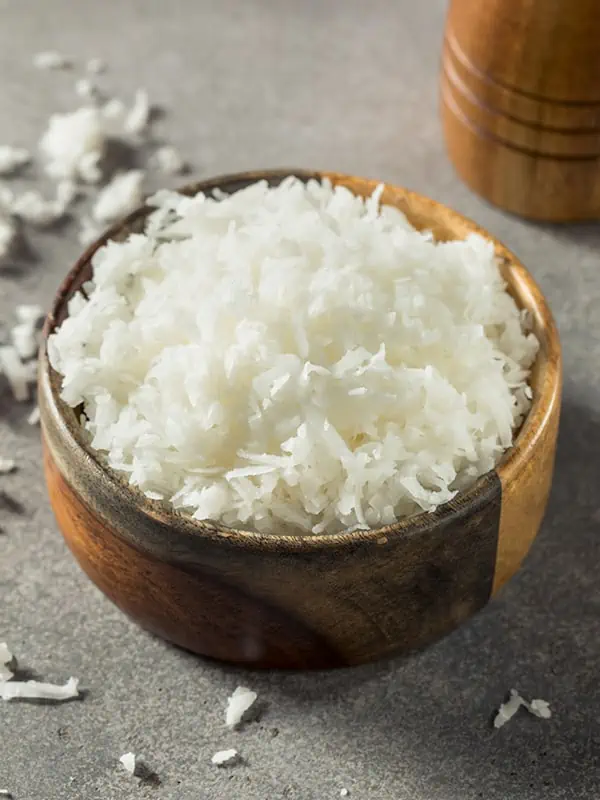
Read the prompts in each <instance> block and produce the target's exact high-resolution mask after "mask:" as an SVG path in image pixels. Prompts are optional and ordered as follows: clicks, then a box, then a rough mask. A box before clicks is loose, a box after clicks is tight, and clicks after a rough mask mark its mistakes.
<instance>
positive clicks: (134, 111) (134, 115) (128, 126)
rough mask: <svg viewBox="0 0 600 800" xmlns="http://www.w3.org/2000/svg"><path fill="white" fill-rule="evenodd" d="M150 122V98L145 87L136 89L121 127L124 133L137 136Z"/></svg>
mask: <svg viewBox="0 0 600 800" xmlns="http://www.w3.org/2000/svg"><path fill="white" fill-rule="evenodd" d="M149 122H150V99H149V97H148V92H147V91H146V90H145V89H138V90H137V92H136V93H135V100H134V101H133V106H132V107H131V109H130V111H129V113H128V114H127V117H126V118H125V122H124V124H123V127H124V129H125V132H126V133H130V134H133V135H135V136H139V135H140V134H142V133H144V131H145V130H146V128H147V127H148V123H149Z"/></svg>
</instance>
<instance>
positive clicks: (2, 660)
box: [0, 642, 15, 685]
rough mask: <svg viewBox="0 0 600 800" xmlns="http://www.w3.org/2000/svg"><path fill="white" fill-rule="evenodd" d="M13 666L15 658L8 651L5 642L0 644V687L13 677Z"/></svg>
mask: <svg viewBox="0 0 600 800" xmlns="http://www.w3.org/2000/svg"><path fill="white" fill-rule="evenodd" d="M14 665H15V657H14V656H13V654H12V653H11V652H10V650H9V649H8V645H7V644H6V642H0V685H1V684H2V683H3V682H5V681H9V680H10V679H11V678H12V677H13V676H14V672H13V669H12V668H13V667H14Z"/></svg>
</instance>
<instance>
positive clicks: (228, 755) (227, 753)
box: [211, 748, 239, 767]
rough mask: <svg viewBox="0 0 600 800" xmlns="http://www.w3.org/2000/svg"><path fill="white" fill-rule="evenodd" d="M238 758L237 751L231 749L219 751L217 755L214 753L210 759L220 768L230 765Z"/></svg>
mask: <svg viewBox="0 0 600 800" xmlns="http://www.w3.org/2000/svg"><path fill="white" fill-rule="evenodd" d="M238 758H239V753H238V751H237V750H235V749H233V748H232V749H231V750H219V751H218V753H215V754H214V756H213V757H212V758H211V762H212V763H213V764H216V765H217V766H218V767H222V766H224V765H225V764H231V763H233V762H234V761H237V760H238Z"/></svg>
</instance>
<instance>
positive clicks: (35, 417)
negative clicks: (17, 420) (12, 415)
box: [27, 406, 40, 425]
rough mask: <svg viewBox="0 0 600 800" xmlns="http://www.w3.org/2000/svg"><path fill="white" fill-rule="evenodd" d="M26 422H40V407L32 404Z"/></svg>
mask: <svg viewBox="0 0 600 800" xmlns="http://www.w3.org/2000/svg"><path fill="white" fill-rule="evenodd" d="M27 424H28V425H39V424H40V407H39V406H34V407H33V408H32V409H31V412H30V414H29V416H28V417H27Z"/></svg>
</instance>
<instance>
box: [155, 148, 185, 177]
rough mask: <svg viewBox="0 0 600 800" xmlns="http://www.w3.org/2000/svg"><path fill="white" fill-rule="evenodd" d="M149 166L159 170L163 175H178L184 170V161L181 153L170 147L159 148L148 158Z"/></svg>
mask: <svg viewBox="0 0 600 800" xmlns="http://www.w3.org/2000/svg"><path fill="white" fill-rule="evenodd" d="M150 166H152V167H155V168H156V169H158V170H160V172H162V173H164V174H165V175H178V174H179V173H181V172H183V170H184V169H185V166H186V164H185V161H184V160H183V158H182V156H181V153H180V152H179V151H178V150H177V149H176V148H175V147H173V146H172V145H164V147H159V148H158V150H156V152H155V153H153V154H152V156H151V157H150Z"/></svg>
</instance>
